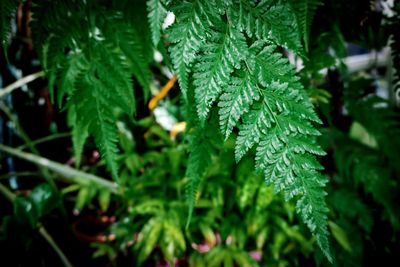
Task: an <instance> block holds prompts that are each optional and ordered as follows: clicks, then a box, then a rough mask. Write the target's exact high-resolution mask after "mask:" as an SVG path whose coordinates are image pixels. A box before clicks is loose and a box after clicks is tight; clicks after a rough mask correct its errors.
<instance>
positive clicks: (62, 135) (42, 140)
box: [17, 133, 71, 150]
mask: <svg viewBox="0 0 400 267" xmlns="http://www.w3.org/2000/svg"><path fill="white" fill-rule="evenodd" d="M69 136H71V133H55V134H52V135H49V136H45V137H43V138H39V139H36V140H33V141H31V145H34V146H35V145H37V144H41V143H45V142H48V141H53V140H55V139H60V138H65V137H69ZM27 147H29V146H28V145H27V144H25V145H21V146H19V147H17V148H18V149H20V150H24V149H25V148H27Z"/></svg>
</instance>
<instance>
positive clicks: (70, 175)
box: [0, 144, 118, 194]
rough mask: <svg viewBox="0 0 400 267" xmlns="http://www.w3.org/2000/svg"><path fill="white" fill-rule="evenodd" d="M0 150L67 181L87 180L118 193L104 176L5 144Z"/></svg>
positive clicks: (80, 182)
mask: <svg viewBox="0 0 400 267" xmlns="http://www.w3.org/2000/svg"><path fill="white" fill-rule="evenodd" d="M0 150H1V151H4V152H6V153H8V154H11V155H13V156H16V157H18V158H21V159H23V160H26V161H29V162H32V163H35V164H36V165H39V166H40V167H44V168H47V169H49V170H52V171H54V172H56V173H58V174H60V175H61V176H62V177H64V178H65V179H64V180H65V181H66V182H69V183H71V182H72V183H79V184H85V183H86V184H87V182H92V183H94V184H96V185H97V186H99V187H101V188H104V189H108V190H110V192H112V193H114V194H118V190H117V185H116V184H115V183H114V182H111V181H108V180H106V179H104V178H101V177H99V176H96V175H93V174H90V173H85V172H82V171H79V170H76V169H74V168H71V167H69V166H66V165H63V164H60V163H58V162H55V161H51V160H49V159H46V158H43V157H40V156H37V155H34V154H30V153H26V152H22V151H19V150H18V149H15V148H12V147H8V146H5V145H2V144H0Z"/></svg>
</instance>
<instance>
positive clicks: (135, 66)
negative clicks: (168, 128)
mask: <svg viewBox="0 0 400 267" xmlns="http://www.w3.org/2000/svg"><path fill="white" fill-rule="evenodd" d="M108 13H110V11H109V12H108ZM105 18H106V19H105V21H104V24H102V27H101V28H100V29H101V30H102V31H103V32H104V35H105V36H106V38H107V40H108V42H110V43H112V45H113V47H118V48H119V49H120V50H121V52H122V53H123V55H124V56H125V57H126V61H127V63H128V66H129V69H130V72H131V73H132V74H133V75H134V76H135V77H136V79H137V80H138V82H139V84H140V85H141V86H142V88H143V93H144V94H146V93H147V92H149V90H150V89H149V84H150V77H151V74H150V69H149V64H148V62H147V60H146V58H145V56H144V55H145V48H144V47H143V45H145V44H144V42H143V41H142V39H141V38H140V36H139V34H138V32H137V31H136V29H135V28H134V27H133V25H131V24H130V23H127V22H125V21H124V19H123V17H122V14H121V13H119V12H116V14H115V16H110V17H107V16H105Z"/></svg>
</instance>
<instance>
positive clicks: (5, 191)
mask: <svg viewBox="0 0 400 267" xmlns="http://www.w3.org/2000/svg"><path fill="white" fill-rule="evenodd" d="M0 193H1V194H2V195H3V196H5V198H7V200H9V201H10V202H13V201H14V199H15V198H16V196H15V194H14V193H13V192H11V191H10V190H8V188H7V187H5V186H4V185H3V184H2V183H0Z"/></svg>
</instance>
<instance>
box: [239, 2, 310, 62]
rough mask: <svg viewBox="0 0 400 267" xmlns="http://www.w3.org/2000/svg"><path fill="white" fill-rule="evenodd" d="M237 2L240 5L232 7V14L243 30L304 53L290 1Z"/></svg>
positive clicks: (298, 52)
mask: <svg viewBox="0 0 400 267" xmlns="http://www.w3.org/2000/svg"><path fill="white" fill-rule="evenodd" d="M237 2H238V6H234V7H233V8H232V14H234V18H235V21H237V22H238V27H239V29H240V30H241V31H244V32H246V34H247V35H248V36H249V37H253V36H255V37H256V38H257V39H258V40H264V41H265V40H271V41H273V42H274V43H275V44H276V45H279V46H283V47H285V48H287V49H289V50H292V51H293V52H295V53H297V54H299V55H302V54H303V48H302V46H301V42H300V40H301V38H300V34H299V31H298V25H297V20H296V17H295V12H293V9H292V6H291V5H290V3H289V2H288V1H283V0H282V1H261V2H260V3H258V4H255V2H253V1H245V0H238V1H237Z"/></svg>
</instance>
